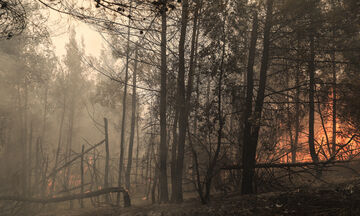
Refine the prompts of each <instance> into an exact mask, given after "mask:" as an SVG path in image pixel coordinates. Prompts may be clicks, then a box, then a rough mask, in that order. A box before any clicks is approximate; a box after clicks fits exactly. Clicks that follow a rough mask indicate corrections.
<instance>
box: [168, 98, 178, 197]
mask: <svg viewBox="0 0 360 216" xmlns="http://www.w3.org/2000/svg"><path fill="white" fill-rule="evenodd" d="M177 106H178V104H176V107H175V116H174V124H173V131H172V133H173V142H172V146H171V164H170V166H171V167H170V168H171V201H172V202H175V201H176V195H177V194H178V192H177V183H176V181H177V171H176V161H177V160H176V159H177V157H176V152H177V151H176V148H177V143H178V135H177V128H178V119H179V109H178V107H177Z"/></svg>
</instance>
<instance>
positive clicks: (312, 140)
mask: <svg viewBox="0 0 360 216" xmlns="http://www.w3.org/2000/svg"><path fill="white" fill-rule="evenodd" d="M310 16H311V17H310V38H309V39H310V56H309V62H308V73H309V79H310V80H309V82H310V83H309V85H310V86H309V151H310V156H311V158H312V160H313V162H314V163H316V162H319V158H318V155H317V154H316V150H315V138H314V122H315V116H314V115H315V107H314V94H315V62H314V61H315V47H314V46H315V44H314V34H313V27H312V25H313V23H312V22H313V20H312V15H310Z"/></svg>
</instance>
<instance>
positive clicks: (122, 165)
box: [116, 1, 132, 205]
mask: <svg viewBox="0 0 360 216" xmlns="http://www.w3.org/2000/svg"><path fill="white" fill-rule="evenodd" d="M131 10H132V1H130V9H129V16H131ZM130 24H131V19H130V18H129V21H128V32H127V41H126V65H125V80H124V95H123V100H122V105H123V107H122V116H121V118H122V119H121V135H120V159H119V176H118V187H121V185H122V181H121V178H122V172H123V167H124V145H125V126H126V125H125V123H126V121H125V120H126V98H127V87H128V85H127V84H128V80H129V58H130ZM116 203H117V205H120V193H118V194H117V197H116Z"/></svg>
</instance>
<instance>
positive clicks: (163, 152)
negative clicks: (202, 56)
mask: <svg viewBox="0 0 360 216" xmlns="http://www.w3.org/2000/svg"><path fill="white" fill-rule="evenodd" d="M166 11H167V0H163V1H162V7H161V67H160V68H161V69H160V70H161V81H160V82H161V84H160V146H159V155H160V160H159V163H160V175H159V176H160V179H159V182H160V185H159V187H160V202H168V201H169V194H168V183H167V169H166V167H167V165H166V161H167V152H168V146H167V139H166V85H167V84H166V79H167V78H166V77H167V66H166V32H167V21H166V20H167V14H166Z"/></svg>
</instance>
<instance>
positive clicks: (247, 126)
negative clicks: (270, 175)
mask: <svg viewBox="0 0 360 216" xmlns="http://www.w3.org/2000/svg"><path fill="white" fill-rule="evenodd" d="M258 28H259V27H258V14H257V12H256V11H255V12H254V15H253V23H252V31H251V39H250V47H249V56H248V63H247V76H246V77H247V80H246V86H247V87H246V102H245V114H244V120H245V121H244V135H243V141H242V143H243V155H242V163H243V165H244V166H245V164H248V161H249V160H251V158H249V151H250V146H251V125H252V122H251V119H250V118H251V115H252V103H253V99H252V98H253V94H254V93H253V90H254V62H255V53H256V42H257V35H258ZM240 125H241V122H240ZM239 143H241V142H239ZM248 172H250V170H249V169H244V171H243V176H248V175H249V173H248ZM250 181H251V182H250V183H247V184H246V185H244V180H243V183H242V189H241V190H242V192H243V193H251V192H252V189H249V184H250V186H251V187H252V179H250Z"/></svg>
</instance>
